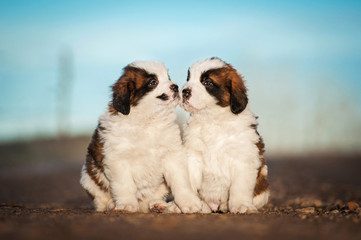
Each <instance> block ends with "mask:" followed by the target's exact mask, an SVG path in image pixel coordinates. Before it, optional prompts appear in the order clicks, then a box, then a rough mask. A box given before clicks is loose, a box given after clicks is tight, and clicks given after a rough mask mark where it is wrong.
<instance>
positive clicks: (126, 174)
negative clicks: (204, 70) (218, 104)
mask: <svg viewBox="0 0 361 240" xmlns="http://www.w3.org/2000/svg"><path fill="white" fill-rule="evenodd" d="M112 90H113V99H112V101H111V102H110V104H109V106H108V108H107V109H106V111H105V112H104V114H103V115H101V117H100V119H99V124H98V127H97V128H96V129H95V132H94V134H93V137H92V140H91V142H90V144H89V147H88V154H87V156H86V161H85V164H84V166H83V168H82V172H81V180H80V183H81V185H82V186H83V187H84V189H85V190H86V191H87V192H88V194H89V195H90V197H92V199H93V204H94V207H95V209H96V210H97V211H105V210H112V209H115V210H123V211H128V212H138V211H141V212H149V210H150V211H153V212H180V211H182V212H183V213H192V212H197V211H200V209H201V206H202V203H201V201H200V200H199V198H198V197H197V195H196V194H195V193H193V192H192V190H191V186H190V184H189V180H188V175H187V174H188V173H187V171H186V166H185V163H184V159H186V153H185V151H184V150H183V149H184V148H183V146H182V140H181V136H180V129H179V127H178V125H176V124H175V119H176V115H175V112H174V109H175V107H176V106H177V104H178V103H179V100H180V97H179V94H178V86H177V85H176V84H174V83H173V82H171V81H170V79H169V76H168V71H167V69H166V68H165V66H164V65H163V63H160V62H154V61H138V62H134V63H131V64H129V65H128V66H126V67H125V68H124V72H123V75H122V76H121V77H120V78H119V79H118V81H117V82H116V83H115V84H114V85H113V86H112ZM169 188H170V189H169ZM169 190H171V191H172V194H173V196H174V202H170V203H166V202H165V198H166V196H167V195H168V193H169Z"/></svg>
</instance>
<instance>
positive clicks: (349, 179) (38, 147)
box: [0, 137, 361, 240]
mask: <svg viewBox="0 0 361 240" xmlns="http://www.w3.org/2000/svg"><path fill="white" fill-rule="evenodd" d="M88 140H89V138H88V137H83V138H72V139H54V140H39V141H35V142H23V143H16V144H6V145H4V144H3V145H0V239H4V240H5V239H67V240H70V239H263V240H264V239H278V240H279V239H328V240H329V239H361V208H360V205H361V174H360V169H361V161H360V160H361V155H360V154H353V155H347V156H346V155H340V154H325V155H322V156H321V155H307V156H301V157H268V158H267V162H268V165H269V181H270V185H271V190H272V198H271V201H270V203H269V204H268V205H267V206H266V207H265V208H264V209H262V210H261V211H260V212H259V213H256V214H247V215H233V214H209V215H202V214H190V215H184V214H153V213H152V214H140V213H137V214H127V213H120V212H104V213H97V212H94V211H93V210H92V209H91V205H90V200H89V199H88V196H87V195H86V194H85V192H84V191H83V190H82V188H81V187H80V185H79V173H80V168H81V164H82V161H83V158H84V157H83V156H84V152H85V148H86V145H87V143H88Z"/></svg>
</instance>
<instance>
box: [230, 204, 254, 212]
mask: <svg viewBox="0 0 361 240" xmlns="http://www.w3.org/2000/svg"><path fill="white" fill-rule="evenodd" d="M229 210H230V212H231V213H234V214H243V213H256V212H258V211H257V208H256V207H255V206H253V205H252V204H240V205H236V206H230V208H229Z"/></svg>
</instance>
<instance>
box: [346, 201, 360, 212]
mask: <svg viewBox="0 0 361 240" xmlns="http://www.w3.org/2000/svg"><path fill="white" fill-rule="evenodd" d="M347 207H348V209H350V210H351V211H355V210H356V209H358V208H359V207H360V206H359V205H358V204H357V203H355V202H348V203H347Z"/></svg>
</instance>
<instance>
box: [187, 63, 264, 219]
mask: <svg viewBox="0 0 361 240" xmlns="http://www.w3.org/2000/svg"><path fill="white" fill-rule="evenodd" d="M222 63H223V65H222ZM223 66H225V63H224V62H223V61H221V60H219V59H207V60H205V61H203V62H197V63H195V64H193V65H192V66H191V67H190V69H189V71H190V79H189V81H188V82H187V84H185V86H184V87H183V89H184V88H189V89H191V97H190V99H189V100H188V101H187V103H183V105H182V106H183V107H184V109H185V110H187V111H189V112H190V113H191V116H190V118H189V120H188V123H187V124H186V126H185V135H184V144H185V147H186V149H187V155H188V170H189V175H190V181H191V185H192V189H193V191H194V192H199V196H200V198H201V200H203V201H204V202H205V203H206V204H207V205H208V206H209V208H207V207H203V209H202V211H203V212H205V213H207V212H210V210H213V211H216V210H221V211H227V210H229V211H231V212H233V213H244V212H247V211H248V212H252V211H255V210H256V208H259V207H262V206H263V205H264V204H265V203H266V202H267V200H268V195H267V194H266V195H267V200H266V202H265V197H263V198H262V197H261V196H258V198H257V199H256V200H254V199H253V192H254V188H255V184H256V178H257V173H258V168H259V167H260V166H261V161H260V159H259V150H258V148H257V146H256V143H257V142H258V141H259V136H258V134H257V133H256V132H255V130H254V129H252V128H251V127H250V126H251V125H252V124H257V121H256V118H255V116H254V115H253V113H252V111H251V109H250V107H249V106H247V107H246V108H245V109H244V110H243V111H242V112H241V113H239V114H237V115H236V114H233V113H232V112H231V110H230V107H224V108H223V107H220V106H218V105H217V104H216V103H217V101H216V99H215V98H214V97H213V96H211V95H210V94H208V92H207V91H206V90H205V88H204V86H203V85H202V84H201V83H200V76H201V74H202V72H204V71H206V70H209V69H212V68H219V67H223ZM264 171H266V169H265V170H264ZM262 200H263V201H262Z"/></svg>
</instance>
